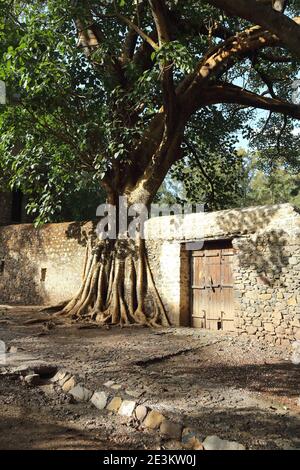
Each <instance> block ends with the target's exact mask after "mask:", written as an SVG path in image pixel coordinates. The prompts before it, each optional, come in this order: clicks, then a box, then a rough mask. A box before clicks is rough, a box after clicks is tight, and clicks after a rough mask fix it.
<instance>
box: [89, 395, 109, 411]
mask: <svg viewBox="0 0 300 470" xmlns="http://www.w3.org/2000/svg"><path fill="white" fill-rule="evenodd" d="M107 400H108V396H107V394H106V393H105V392H95V393H94V394H93V396H92V398H91V402H92V403H93V405H94V406H95V407H96V408H98V410H103V409H104V408H105V407H106V405H107Z"/></svg>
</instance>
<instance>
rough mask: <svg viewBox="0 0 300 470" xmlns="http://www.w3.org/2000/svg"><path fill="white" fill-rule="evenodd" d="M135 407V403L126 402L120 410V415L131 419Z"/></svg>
mask: <svg viewBox="0 0 300 470" xmlns="http://www.w3.org/2000/svg"><path fill="white" fill-rule="evenodd" d="M135 406H136V402H135V401H130V400H124V401H123V402H122V404H121V406H120V408H119V411H118V414H119V415H121V416H127V417H128V418H129V417H130V416H131V415H132V413H133V411H134V408H135Z"/></svg>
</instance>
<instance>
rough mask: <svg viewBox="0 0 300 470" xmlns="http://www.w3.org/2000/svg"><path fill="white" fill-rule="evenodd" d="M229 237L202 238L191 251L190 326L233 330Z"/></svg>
mask: <svg viewBox="0 0 300 470" xmlns="http://www.w3.org/2000/svg"><path fill="white" fill-rule="evenodd" d="M233 254H234V250H233V248H232V243H231V241H229V240H222V241H217V242H206V243H205V244H204V246H203V248H202V249H201V250H196V251H193V252H192V257H191V259H192V322H191V323H192V326H193V327H195V328H207V329H210V330H227V331H233V330H234V300H233V277H232V261H233Z"/></svg>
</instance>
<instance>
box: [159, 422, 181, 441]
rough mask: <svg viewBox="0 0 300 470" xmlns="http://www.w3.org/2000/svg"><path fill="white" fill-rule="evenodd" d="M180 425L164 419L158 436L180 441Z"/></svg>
mask: <svg viewBox="0 0 300 470" xmlns="http://www.w3.org/2000/svg"><path fill="white" fill-rule="evenodd" d="M181 433H182V425H181V424H178V423H174V422H173V421H170V420H169V419H164V420H163V421H162V423H161V425H160V434H161V435H162V436H163V437H165V438H167V439H175V440H179V439H181Z"/></svg>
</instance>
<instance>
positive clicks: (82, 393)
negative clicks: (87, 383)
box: [69, 385, 93, 401]
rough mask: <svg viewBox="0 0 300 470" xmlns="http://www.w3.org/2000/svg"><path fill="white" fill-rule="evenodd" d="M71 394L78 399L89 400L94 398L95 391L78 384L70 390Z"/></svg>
mask: <svg viewBox="0 0 300 470" xmlns="http://www.w3.org/2000/svg"><path fill="white" fill-rule="evenodd" d="M69 394H70V395H72V397H74V398H75V400H77V401H89V400H90V399H91V398H92V395H93V392H91V391H90V390H88V389H87V388H85V387H83V386H82V385H76V386H75V387H74V388H72V390H70V391H69Z"/></svg>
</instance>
